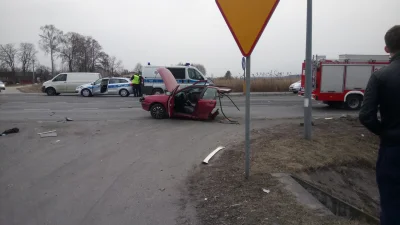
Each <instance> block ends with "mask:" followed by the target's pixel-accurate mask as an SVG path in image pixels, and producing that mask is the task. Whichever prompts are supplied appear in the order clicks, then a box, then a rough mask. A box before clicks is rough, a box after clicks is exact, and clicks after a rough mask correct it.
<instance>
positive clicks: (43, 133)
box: [38, 130, 57, 138]
mask: <svg viewBox="0 0 400 225" xmlns="http://www.w3.org/2000/svg"><path fill="white" fill-rule="evenodd" d="M38 135H40V137H41V138H44V137H57V133H56V130H52V131H47V132H42V133H38Z"/></svg>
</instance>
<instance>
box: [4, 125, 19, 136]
mask: <svg viewBox="0 0 400 225" xmlns="http://www.w3.org/2000/svg"><path fill="white" fill-rule="evenodd" d="M18 132H19V129H18V128H16V127H14V128H11V129H8V130H5V131H4V132H3V133H1V134H0V136H6V135H8V134H16V133H18Z"/></svg>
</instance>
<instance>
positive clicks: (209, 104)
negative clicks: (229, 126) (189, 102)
mask: <svg viewBox="0 0 400 225" xmlns="http://www.w3.org/2000/svg"><path fill="white" fill-rule="evenodd" d="M217 96H218V89H217V88H215V87H212V86H211V87H210V86H209V87H206V89H205V91H204V92H203V94H202V95H201V98H200V100H199V101H198V102H197V105H196V109H195V112H194V114H195V115H196V116H197V117H198V118H199V119H202V120H206V119H209V118H210V116H211V115H212V114H211V113H212V111H213V110H214V108H215V106H216V105H217Z"/></svg>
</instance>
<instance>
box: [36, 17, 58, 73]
mask: <svg viewBox="0 0 400 225" xmlns="http://www.w3.org/2000/svg"><path fill="white" fill-rule="evenodd" d="M40 30H41V31H42V33H41V34H39V36H40V38H41V39H40V41H39V46H40V48H41V49H42V50H43V51H44V52H45V53H46V54H49V53H50V60H51V75H52V76H54V54H55V53H56V52H57V48H58V46H59V44H60V37H61V35H62V34H63V32H62V31H61V30H59V29H57V28H56V27H55V26H54V25H45V26H42V27H40Z"/></svg>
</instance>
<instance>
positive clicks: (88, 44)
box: [0, 25, 129, 75]
mask: <svg viewBox="0 0 400 225" xmlns="http://www.w3.org/2000/svg"><path fill="white" fill-rule="evenodd" d="M39 37H40V41H39V47H40V49H41V50H43V51H44V52H45V53H46V54H47V55H50V60H51V74H52V75H55V60H56V59H61V63H62V66H61V70H63V71H69V72H95V71H98V72H102V73H107V74H108V75H116V74H121V73H122V72H124V70H123V67H122V61H121V60H118V59H117V58H116V57H115V56H110V55H108V54H107V53H105V52H104V51H103V48H102V46H101V45H100V43H99V42H98V41H97V40H96V39H94V38H92V37H90V36H84V35H81V34H79V33H76V32H68V33H65V34H64V32H63V31H61V30H59V29H57V28H56V27H55V26H54V25H46V26H42V27H40V34H39ZM37 53H38V51H37V50H36V47H35V45H34V44H33V43H20V44H19V46H17V45H15V44H13V43H10V44H4V45H3V44H1V45H0V71H3V72H13V73H15V72H20V71H22V72H24V73H26V72H27V71H31V70H32V67H33V66H34V65H33V64H36V65H35V67H37V68H38V69H39V71H38V72H42V71H46V70H47V69H48V68H47V67H45V66H43V65H39V63H38V60H37V58H36V54H37ZM125 71H126V70H125ZM128 72H129V71H128Z"/></svg>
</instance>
